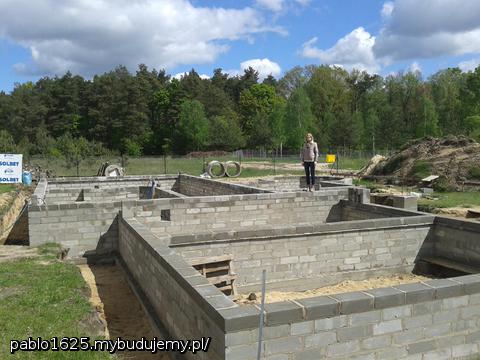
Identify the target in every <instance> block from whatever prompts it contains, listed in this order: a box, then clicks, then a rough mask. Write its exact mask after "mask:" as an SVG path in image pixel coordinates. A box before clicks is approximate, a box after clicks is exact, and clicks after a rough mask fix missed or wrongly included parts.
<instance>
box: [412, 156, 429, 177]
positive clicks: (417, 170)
mask: <svg viewBox="0 0 480 360" xmlns="http://www.w3.org/2000/svg"><path fill="white" fill-rule="evenodd" d="M431 171H432V167H431V166H430V164H429V163H428V162H426V161H423V160H419V161H415V162H414V163H413V166H412V169H411V170H410V174H411V175H412V176H413V177H416V178H420V179H423V178H425V177H427V176H428V175H430V174H431Z"/></svg>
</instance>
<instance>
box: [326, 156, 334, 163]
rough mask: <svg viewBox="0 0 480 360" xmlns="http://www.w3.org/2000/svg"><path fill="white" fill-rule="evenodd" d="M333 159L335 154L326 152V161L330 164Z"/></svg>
mask: <svg viewBox="0 0 480 360" xmlns="http://www.w3.org/2000/svg"><path fill="white" fill-rule="evenodd" d="M335 161H336V160H335V154H327V163H329V164H332V163H334V162H335Z"/></svg>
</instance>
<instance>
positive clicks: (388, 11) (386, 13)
mask: <svg viewBox="0 0 480 360" xmlns="http://www.w3.org/2000/svg"><path fill="white" fill-rule="evenodd" d="M394 8H395V5H394V4H393V2H391V1H387V2H386V3H384V4H383V7H382V17H383V18H389V17H390V16H391V15H392V12H393V9H394Z"/></svg>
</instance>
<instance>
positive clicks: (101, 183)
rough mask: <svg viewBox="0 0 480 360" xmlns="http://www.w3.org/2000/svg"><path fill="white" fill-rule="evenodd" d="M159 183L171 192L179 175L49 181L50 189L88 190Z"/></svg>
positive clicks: (57, 179) (159, 185) (158, 184)
mask: <svg viewBox="0 0 480 360" xmlns="http://www.w3.org/2000/svg"><path fill="white" fill-rule="evenodd" d="M152 178H153V179H155V180H156V181H157V186H158V187H160V188H162V189H168V190H170V189H171V188H172V186H173V184H175V182H176V181H177V175H149V176H125V177H122V178H108V177H76V178H54V179H52V180H49V182H48V189H49V190H51V189H68V188H74V189H79V188H82V189H86V188H98V189H106V188H118V187H128V186H147V185H148V183H149V182H150V181H151V179H152Z"/></svg>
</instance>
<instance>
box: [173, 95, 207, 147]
mask: <svg viewBox="0 0 480 360" xmlns="http://www.w3.org/2000/svg"><path fill="white" fill-rule="evenodd" d="M208 132H209V123H208V119H207V117H206V116H205V111H204V108H203V105H202V103H200V102H199V101H198V100H185V101H184V102H183V103H182V105H181V106H180V119H179V122H178V132H177V136H176V139H177V140H176V142H175V144H174V149H176V150H177V151H178V152H189V151H192V150H197V151H198V150H202V149H204V148H205V147H206V146H207V145H208V144H207V141H208V135H209V134H208Z"/></svg>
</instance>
